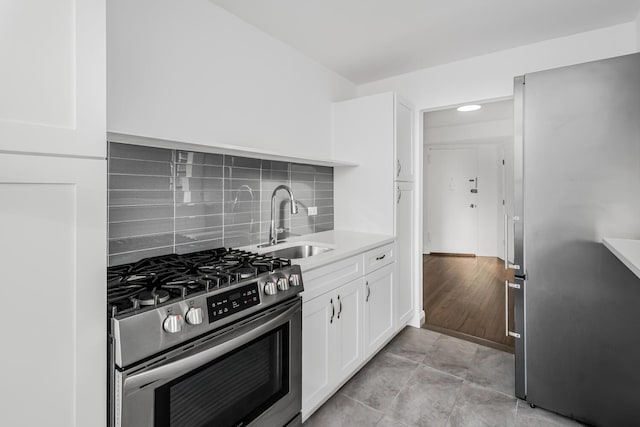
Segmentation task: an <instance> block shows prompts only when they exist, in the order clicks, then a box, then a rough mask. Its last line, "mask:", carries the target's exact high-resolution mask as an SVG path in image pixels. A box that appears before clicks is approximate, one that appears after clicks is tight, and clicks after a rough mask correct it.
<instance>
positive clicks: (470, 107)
mask: <svg viewBox="0 0 640 427" xmlns="http://www.w3.org/2000/svg"><path fill="white" fill-rule="evenodd" d="M481 108H482V105H476V104H472V105H463V106H462V107H458V108H457V110H458V111H463V112H466V111H476V110H479V109H481Z"/></svg>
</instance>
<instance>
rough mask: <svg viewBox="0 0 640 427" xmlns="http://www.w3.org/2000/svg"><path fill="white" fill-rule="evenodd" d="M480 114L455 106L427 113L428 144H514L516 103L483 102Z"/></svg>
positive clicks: (425, 130)
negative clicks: (514, 108) (514, 111)
mask: <svg viewBox="0 0 640 427" xmlns="http://www.w3.org/2000/svg"><path fill="white" fill-rule="evenodd" d="M480 105H482V108H481V109H480V110H477V111H468V112H460V111H457V110H456V108H455V107H453V108H447V109H444V110H437V111H429V112H426V113H424V129H423V143H424V144H427V145H443V144H444V145H451V144H478V143H481V144H482V143H491V144H496V143H508V142H512V141H513V100H511V99H509V100H504V101H493V102H484V103H481V104H480Z"/></svg>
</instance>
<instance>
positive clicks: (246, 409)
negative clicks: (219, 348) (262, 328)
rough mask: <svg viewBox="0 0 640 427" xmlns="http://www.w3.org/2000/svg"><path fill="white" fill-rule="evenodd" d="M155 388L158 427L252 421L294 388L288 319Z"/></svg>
mask: <svg viewBox="0 0 640 427" xmlns="http://www.w3.org/2000/svg"><path fill="white" fill-rule="evenodd" d="M155 393H156V394H155V405H154V406H155V416H154V418H155V423H154V424H155V427H205V426H206V427H209V426H211V427H213V426H216V427H226V426H241V425H246V424H248V423H249V422H251V421H252V420H253V419H255V418H256V417H257V416H258V415H260V414H261V413H262V412H264V411H265V410H266V409H268V408H269V407H270V406H271V405H273V404H274V403H275V402H277V401H278V400H279V399H281V398H282V397H283V396H285V395H286V394H287V393H289V324H288V323H287V324H285V325H283V326H281V327H280V328H278V329H275V330H273V331H271V332H269V333H267V334H265V335H263V336H262V337H260V338H257V339H256V340H254V341H252V342H250V343H249V344H247V345H245V346H243V347H240V348H238V349H236V350H234V351H233V352H231V353H229V354H227V355H225V356H223V357H221V358H219V359H216V360H214V361H212V362H210V363H208V364H207V365H204V366H202V367H200V368H197V369H195V370H194V371H192V372H189V373H188V374H186V375H184V376H182V377H180V378H177V379H175V380H174V381H172V382H170V383H167V384H165V385H164V386H162V387H160V388H158V389H157V390H156V392H155Z"/></svg>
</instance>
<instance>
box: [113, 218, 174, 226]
mask: <svg viewBox="0 0 640 427" xmlns="http://www.w3.org/2000/svg"><path fill="white" fill-rule="evenodd" d="M171 219H173V218H171V217H164V218H143V219H127V220H124V221H109V224H125V223H129V222H143V221H168V220H171Z"/></svg>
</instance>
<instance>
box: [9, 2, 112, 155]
mask: <svg viewBox="0 0 640 427" xmlns="http://www.w3.org/2000/svg"><path fill="white" fill-rule="evenodd" d="M0 58H2V64H3V65H2V78H1V79H0V94H2V95H1V96H0V151H10V152H18V153H40V154H59V155H73V156H88V157H102V158H104V157H106V152H107V150H106V1H104V0H82V1H72V0H59V1H50V0H29V1H23V0H6V1H4V2H3V3H2V25H0Z"/></svg>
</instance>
